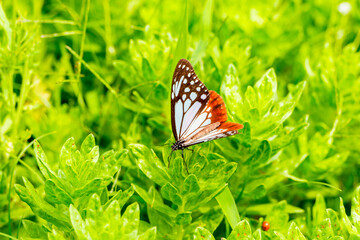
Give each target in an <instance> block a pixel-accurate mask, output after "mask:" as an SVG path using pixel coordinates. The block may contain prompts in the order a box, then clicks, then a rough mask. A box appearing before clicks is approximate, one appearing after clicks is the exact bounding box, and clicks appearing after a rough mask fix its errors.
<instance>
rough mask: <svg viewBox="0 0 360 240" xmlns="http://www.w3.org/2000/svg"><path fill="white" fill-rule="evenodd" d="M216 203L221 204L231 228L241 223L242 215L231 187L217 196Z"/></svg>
mask: <svg viewBox="0 0 360 240" xmlns="http://www.w3.org/2000/svg"><path fill="white" fill-rule="evenodd" d="M216 201H217V202H218V203H219V206H220V207H221V209H222V211H223V213H224V214H225V216H226V219H227V220H228V221H229V223H230V225H231V227H232V228H235V227H236V226H237V224H238V223H239V222H240V215H239V212H238V209H237V207H236V204H235V200H234V197H233V196H232V194H231V192H230V189H229V187H225V189H224V191H222V192H221V193H220V194H219V195H218V196H216Z"/></svg>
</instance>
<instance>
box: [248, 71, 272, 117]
mask: <svg viewBox="0 0 360 240" xmlns="http://www.w3.org/2000/svg"><path fill="white" fill-rule="evenodd" d="M255 90H256V93H257V96H256V98H257V99H258V100H257V102H258V103H257V105H255V108H257V109H259V111H260V114H261V115H265V114H266V113H267V112H268V111H269V110H270V109H269V108H270V107H271V106H272V105H273V104H274V102H275V101H276V100H277V92H276V91H277V79H276V75H275V71H274V69H273V68H271V69H269V70H268V71H267V72H266V73H265V74H264V75H263V76H262V77H261V78H260V80H259V81H257V82H256V84H255ZM254 104H256V103H254ZM254 104H253V105H254Z"/></svg>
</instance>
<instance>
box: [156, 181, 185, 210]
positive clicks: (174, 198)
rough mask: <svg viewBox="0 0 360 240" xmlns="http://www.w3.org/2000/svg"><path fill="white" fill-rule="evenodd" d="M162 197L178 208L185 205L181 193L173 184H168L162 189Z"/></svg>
mask: <svg viewBox="0 0 360 240" xmlns="http://www.w3.org/2000/svg"><path fill="white" fill-rule="evenodd" d="M161 195H162V196H163V197H164V198H165V199H167V200H169V201H171V202H173V203H174V204H176V205H178V206H181V205H182V204H183V201H182V199H181V197H180V195H179V191H178V190H177V189H176V188H175V187H174V186H173V185H172V184H171V183H166V184H165V185H164V186H163V187H162V188H161Z"/></svg>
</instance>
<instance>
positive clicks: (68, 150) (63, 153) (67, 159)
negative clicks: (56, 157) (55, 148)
mask: <svg viewBox="0 0 360 240" xmlns="http://www.w3.org/2000/svg"><path fill="white" fill-rule="evenodd" d="M75 152H76V145H75V139H74V138H73V137H71V138H69V139H68V140H66V142H65V143H64V145H63V146H62V148H61V150H60V166H66V165H71V166H72V155H74V154H75Z"/></svg>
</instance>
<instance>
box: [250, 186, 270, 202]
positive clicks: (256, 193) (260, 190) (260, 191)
mask: <svg viewBox="0 0 360 240" xmlns="http://www.w3.org/2000/svg"><path fill="white" fill-rule="evenodd" d="M266 192H267V191H266V188H265V186H264V184H260V185H259V186H256V188H254V189H253V190H252V191H251V192H250V193H248V194H247V195H249V196H250V197H251V198H253V199H260V198H263V197H264V196H265V195H266Z"/></svg>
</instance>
